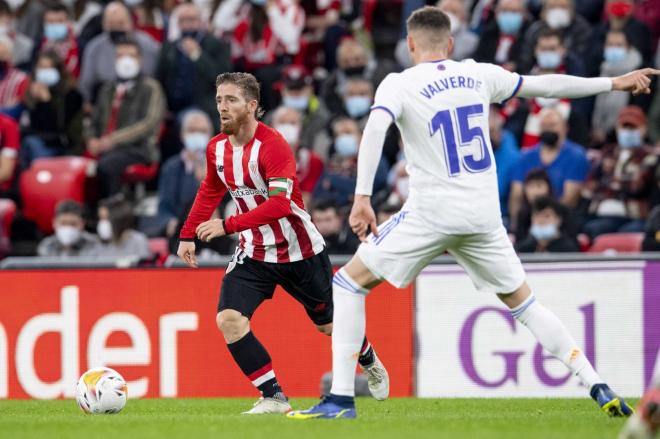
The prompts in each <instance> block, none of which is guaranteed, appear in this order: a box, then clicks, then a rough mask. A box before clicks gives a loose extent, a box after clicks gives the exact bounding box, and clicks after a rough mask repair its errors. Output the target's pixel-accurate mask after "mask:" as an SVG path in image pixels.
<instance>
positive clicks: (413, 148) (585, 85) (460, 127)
mask: <svg viewBox="0 0 660 439" xmlns="http://www.w3.org/2000/svg"><path fill="white" fill-rule="evenodd" d="M407 24H408V50H409V51H410V55H411V58H412V59H413V63H414V67H411V68H409V69H407V70H405V71H403V72H402V73H395V74H390V75H388V76H387V77H386V78H385V80H383V82H382V83H381V84H380V85H379V87H378V90H377V91H376V97H375V102H374V106H373V107H372V111H371V115H370V116H369V120H368V122H367V125H366V127H365V130H364V134H363V137H362V141H361V145H360V149H359V158H358V176H357V185H356V190H355V194H356V195H355V201H354V204H353V209H352V211H351V215H350V219H349V222H350V225H351V228H352V229H353V231H354V232H355V233H356V234H357V235H358V236H359V237H360V239H361V240H362V241H363V243H362V244H361V246H360V248H359V249H358V252H357V254H356V255H355V256H354V257H353V259H352V260H351V261H350V262H349V263H348V264H346V265H345V266H344V267H342V268H341V269H340V270H339V271H338V272H337V273H336V274H335V277H334V285H333V301H334V307H335V311H334V331H333V335H332V351H333V352H332V353H333V364H332V365H333V383H332V389H331V392H330V395H329V396H326V397H324V399H323V400H322V401H321V403H320V404H318V405H316V406H314V407H312V408H311V409H309V410H304V411H296V412H292V413H290V414H289V415H288V416H289V417H291V418H294V419H295V418H298V419H310V418H314V419H317V418H332V419H337V418H341V417H349V418H350V417H356V416H357V413H356V410H355V403H354V398H353V395H354V377H355V366H356V364H355V361H356V360H355V358H356V356H355V355H354V354H355V353H356V352H359V349H360V343H361V340H362V337H364V331H365V320H366V318H365V300H366V295H367V294H368V292H369V290H370V289H371V288H373V287H375V286H376V285H378V284H379V283H381V282H382V281H383V280H387V281H388V282H389V283H391V284H393V285H395V286H397V287H403V286H406V285H408V284H409V283H410V282H411V281H412V280H413V279H414V278H415V276H416V275H417V274H418V273H419V272H420V271H421V270H422V269H423V268H424V267H425V266H426V265H428V263H429V262H430V261H431V260H432V259H433V258H434V257H436V256H439V255H441V254H442V253H444V252H445V251H448V252H449V253H450V254H452V255H453V256H454V257H455V258H456V260H457V262H458V263H459V264H460V265H461V266H463V268H464V269H465V270H466V271H467V273H468V275H469V276H470V278H471V279H472V281H473V283H474V285H475V287H476V288H477V289H478V290H480V291H484V292H489V293H495V294H497V296H498V297H499V298H500V299H501V300H502V302H503V303H504V304H505V305H506V306H507V307H508V308H510V310H511V314H512V316H513V317H514V318H515V319H516V320H518V321H519V322H520V323H522V324H523V325H525V326H527V327H528V328H529V329H530V331H531V332H532V334H533V335H534V336H535V337H536V338H537V340H538V341H539V343H540V344H541V345H542V346H543V347H544V348H545V349H546V350H547V351H548V352H550V353H552V354H553V355H554V356H555V357H557V358H558V359H559V360H561V361H562V362H563V363H564V364H565V365H566V366H567V367H568V368H569V369H570V370H571V371H572V373H573V374H574V375H576V376H577V377H579V378H580V379H581V381H583V382H584V383H585V384H586V385H587V386H588V388H589V389H590V395H591V396H592V398H594V399H595V400H596V402H597V403H598V404H599V405H600V406H601V408H602V409H603V410H604V411H605V412H606V413H608V414H609V415H611V416H629V415H630V414H631V413H632V410H631V408H630V407H629V406H628V405H627V404H626V403H625V401H624V400H623V399H622V398H620V397H619V396H617V395H616V394H615V393H614V392H613V391H612V390H611V389H610V388H609V387H608V386H607V385H606V384H605V383H604V381H603V379H602V378H601V377H600V376H599V375H598V374H597V373H596V371H595V370H594V369H593V367H592V365H591V364H590V363H589V360H588V359H587V357H586V356H585V354H584V353H583V352H582V350H581V349H580V348H579V347H578V345H577V343H576V342H575V340H574V339H573V337H572V336H571V335H570V334H569V333H568V331H567V330H566V328H565V327H564V325H563V324H562V323H561V321H560V320H559V319H558V318H557V317H556V316H555V315H554V313H552V312H551V311H550V310H548V309H547V308H545V307H544V306H543V305H542V304H540V303H539V301H538V300H536V298H535V297H534V295H533V294H532V292H531V290H530V288H529V286H528V285H527V283H526V282H525V273H524V271H523V268H522V264H521V263H520V260H519V259H518V257H517V255H516V253H515V251H514V249H513V246H512V244H511V242H510V241H509V239H508V237H507V233H506V230H505V228H504V226H503V225H502V220H501V217H500V206H499V197H498V192H497V174H496V171H495V160H494V159H493V150H492V147H491V143H490V139H489V130H488V111H489V106H490V104H491V103H495V102H502V101H505V100H507V99H509V98H511V97H513V96H515V95H516V94H519V95H520V96H522V97H534V96H544V97H558V98H579V97H583V96H589V95H594V94H598V93H604V92H608V91H610V90H625V91H632V92H633V94H639V93H650V88H649V87H650V83H651V79H650V78H649V77H651V76H654V75H658V74H660V71H659V70H654V69H643V70H638V71H634V72H632V73H629V74H626V75H623V76H619V77H616V78H577V77H572V76H566V75H543V76H524V77H523V76H520V75H518V74H517V73H511V72H508V71H506V70H504V69H502V68H501V67H498V66H495V65H493V64H482V63H476V62H474V61H472V60H466V61H464V62H455V61H452V60H449V59H447V58H448V57H449V55H450V54H451V52H452V49H453V39H452V38H451V36H450V21H449V18H448V17H447V15H446V14H445V13H443V12H442V11H440V10H439V9H437V8H434V7H424V8H421V9H418V10H417V11H415V12H414V13H413V14H412V15H411V16H410V18H409V19H408V23H407ZM392 121H394V122H395V123H396V124H397V126H398V128H399V131H400V132H401V136H402V139H403V144H404V152H405V155H406V160H407V171H408V174H409V175H410V194H409V198H408V200H407V201H406V203H405V204H404V206H403V208H402V209H401V211H400V212H399V213H397V214H395V215H393V216H392V217H391V218H390V220H389V221H387V222H385V223H383V224H381V226H380V227H377V226H376V216H375V214H374V211H373V208H372V207H371V200H370V196H371V193H372V186H373V180H374V175H375V173H376V167H377V164H378V158H379V157H380V155H381V152H382V145H383V140H384V138H385V133H386V131H387V128H388V126H389V124H390V123H391V122H392ZM369 231H371V232H372V233H371V234H369Z"/></svg>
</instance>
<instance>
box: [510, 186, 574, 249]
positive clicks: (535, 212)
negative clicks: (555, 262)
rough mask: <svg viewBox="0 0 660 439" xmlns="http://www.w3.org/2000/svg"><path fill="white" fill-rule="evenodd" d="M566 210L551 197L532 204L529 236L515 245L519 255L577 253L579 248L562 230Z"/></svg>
mask: <svg viewBox="0 0 660 439" xmlns="http://www.w3.org/2000/svg"><path fill="white" fill-rule="evenodd" d="M565 219H566V208H565V207H563V206H562V205H561V204H560V203H559V202H558V201H556V200H554V199H553V198H551V197H542V198H539V199H537V200H536V201H534V202H533V203H532V226H531V227H530V229H529V236H527V238H525V239H524V240H523V241H521V242H519V243H517V244H516V251H518V252H520V253H542V252H549V253H560V252H578V251H580V248H579V247H578V245H577V243H576V242H575V240H574V239H573V238H571V237H570V236H568V234H566V233H565V232H564V231H563V229H564V226H563V223H564V221H565Z"/></svg>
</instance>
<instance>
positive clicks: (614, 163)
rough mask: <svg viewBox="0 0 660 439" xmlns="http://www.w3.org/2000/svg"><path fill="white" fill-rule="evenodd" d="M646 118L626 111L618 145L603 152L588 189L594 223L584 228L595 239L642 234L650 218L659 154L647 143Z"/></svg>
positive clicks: (619, 124)
mask: <svg viewBox="0 0 660 439" xmlns="http://www.w3.org/2000/svg"><path fill="white" fill-rule="evenodd" d="M646 131H647V128H646V116H644V112H643V111H642V110H641V109H640V108H639V107H635V106H627V107H623V108H622V109H621V111H620V112H619V116H618V119H617V124H616V138H617V142H616V144H614V145H606V146H604V147H603V148H602V149H601V157H600V159H599V160H598V162H597V164H596V167H595V169H594V171H593V172H592V174H591V175H590V177H589V181H588V183H587V185H586V189H587V191H586V192H587V193H588V194H589V195H590V197H589V198H590V200H591V203H590V206H589V212H590V213H591V214H592V215H593V219H592V220H590V221H588V222H587V223H586V224H585V225H584V231H585V233H587V234H588V235H589V236H590V237H591V238H592V239H593V238H595V237H596V236H598V235H601V234H603V233H614V232H641V231H643V230H644V221H645V219H646V217H647V216H648V211H649V197H650V195H651V190H652V187H653V184H654V181H653V177H654V176H653V173H654V170H655V167H656V165H657V163H658V157H657V154H654V152H653V149H652V148H651V147H650V146H648V145H647V144H646V142H645V140H646Z"/></svg>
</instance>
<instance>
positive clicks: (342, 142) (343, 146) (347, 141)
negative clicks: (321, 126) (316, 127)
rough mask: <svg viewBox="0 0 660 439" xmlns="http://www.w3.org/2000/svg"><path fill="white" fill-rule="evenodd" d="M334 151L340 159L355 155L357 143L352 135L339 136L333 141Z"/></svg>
mask: <svg viewBox="0 0 660 439" xmlns="http://www.w3.org/2000/svg"><path fill="white" fill-rule="evenodd" d="M335 151H336V152H337V154H339V156H340V157H352V156H355V155H357V152H358V141H357V137H355V136H354V135H353V134H341V135H339V136H337V138H336V139H335Z"/></svg>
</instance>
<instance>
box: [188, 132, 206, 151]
mask: <svg viewBox="0 0 660 439" xmlns="http://www.w3.org/2000/svg"><path fill="white" fill-rule="evenodd" d="M210 139H211V137H209V135H208V134H206V133H202V132H190V133H186V134H184V135H183V145H184V146H185V147H186V149H187V150H188V151H193V152H201V151H204V150H206V145H207V144H208V143H209V140H210Z"/></svg>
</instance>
